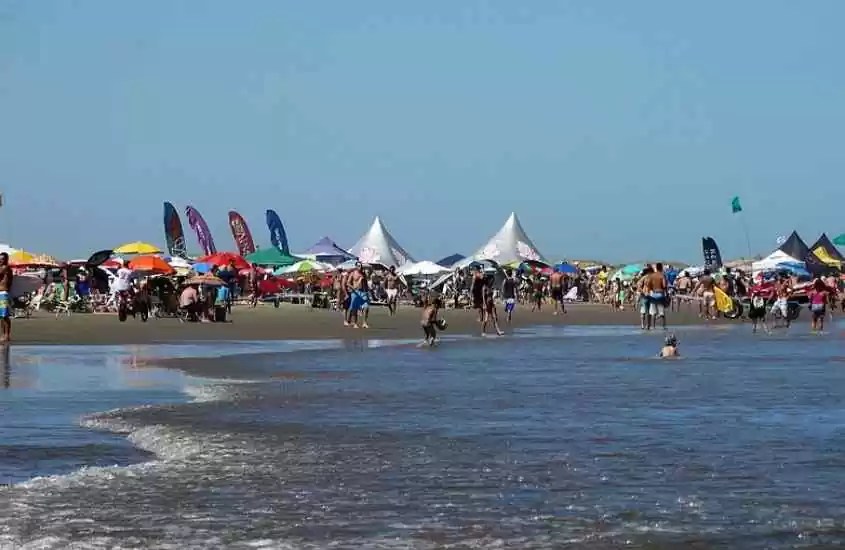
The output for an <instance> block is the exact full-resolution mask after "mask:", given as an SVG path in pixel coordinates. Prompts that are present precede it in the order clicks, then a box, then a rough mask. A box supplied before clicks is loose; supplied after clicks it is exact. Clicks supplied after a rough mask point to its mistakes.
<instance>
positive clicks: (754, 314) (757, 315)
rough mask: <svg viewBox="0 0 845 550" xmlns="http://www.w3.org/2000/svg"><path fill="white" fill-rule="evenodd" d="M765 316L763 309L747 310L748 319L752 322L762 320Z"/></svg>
mask: <svg viewBox="0 0 845 550" xmlns="http://www.w3.org/2000/svg"><path fill="white" fill-rule="evenodd" d="M765 316H766V308H765V307H752V308H751V309H749V310H748V318H749V319H751V320H752V321H757V320H759V319H762V318H763V317H765Z"/></svg>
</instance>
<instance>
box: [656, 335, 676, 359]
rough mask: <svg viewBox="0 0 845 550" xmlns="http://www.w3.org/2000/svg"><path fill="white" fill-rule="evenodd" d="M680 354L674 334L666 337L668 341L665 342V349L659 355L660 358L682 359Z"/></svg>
mask: <svg viewBox="0 0 845 550" xmlns="http://www.w3.org/2000/svg"><path fill="white" fill-rule="evenodd" d="M680 355H681V354H680V353H678V339H677V338H676V337H675V335H674V334H670V335H669V336H667V337H666V340H664V341H663V348H661V350H660V353H658V354H657V356H658V357H680Z"/></svg>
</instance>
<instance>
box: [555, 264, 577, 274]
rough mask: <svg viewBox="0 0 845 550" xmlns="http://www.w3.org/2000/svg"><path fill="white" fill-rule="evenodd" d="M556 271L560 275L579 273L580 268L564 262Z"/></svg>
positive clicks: (557, 266)
mask: <svg viewBox="0 0 845 550" xmlns="http://www.w3.org/2000/svg"><path fill="white" fill-rule="evenodd" d="M555 271H557V272H558V273H578V268H577V267H575V266H574V265H572V264H568V263H566V262H563V263H559V264H557V265H556V266H555Z"/></svg>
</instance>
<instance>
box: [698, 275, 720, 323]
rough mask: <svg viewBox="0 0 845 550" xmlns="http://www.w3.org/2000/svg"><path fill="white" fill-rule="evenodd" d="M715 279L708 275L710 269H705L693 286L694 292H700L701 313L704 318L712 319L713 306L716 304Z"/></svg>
mask: <svg viewBox="0 0 845 550" xmlns="http://www.w3.org/2000/svg"><path fill="white" fill-rule="evenodd" d="M715 288H716V280H715V279H713V276H712V275H710V270H709V269H705V270H704V273H702V275H701V277H700V278H699V279H698V285H696V287H695V292H694V293H695V294H699V293H700V294H701V298H702V302H701V305H702V307H703V309H702V314H703V315H704V318H705V319H713V318H714V316H713V311H712V310H713V307H714V306H715V305H716V291H715V290H714V289H715Z"/></svg>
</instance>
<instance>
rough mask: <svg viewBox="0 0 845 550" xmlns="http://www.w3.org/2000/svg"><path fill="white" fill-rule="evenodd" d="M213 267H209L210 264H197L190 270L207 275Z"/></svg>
mask: <svg viewBox="0 0 845 550" xmlns="http://www.w3.org/2000/svg"><path fill="white" fill-rule="evenodd" d="M213 267H214V266H213V265H210V264H204V263H198V264H194V265H193V266H192V267H191V269H193V270H194V271H196V272H197V273H208V272H209V271H211V269H212V268H213Z"/></svg>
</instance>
